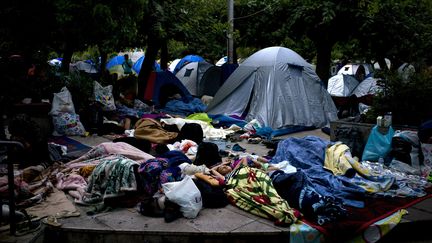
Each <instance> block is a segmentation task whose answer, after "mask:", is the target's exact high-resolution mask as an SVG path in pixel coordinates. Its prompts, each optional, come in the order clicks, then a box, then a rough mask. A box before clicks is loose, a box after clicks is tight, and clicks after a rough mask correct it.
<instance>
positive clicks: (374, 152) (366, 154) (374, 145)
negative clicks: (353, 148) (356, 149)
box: [362, 125, 394, 161]
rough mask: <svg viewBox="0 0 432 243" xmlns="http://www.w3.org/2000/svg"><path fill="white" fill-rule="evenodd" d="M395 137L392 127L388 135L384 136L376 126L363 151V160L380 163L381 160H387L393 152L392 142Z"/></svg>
mask: <svg viewBox="0 0 432 243" xmlns="http://www.w3.org/2000/svg"><path fill="white" fill-rule="evenodd" d="M393 135H394V130H393V128H392V127H391V126H390V127H389V128H388V131H387V134H382V133H381V132H380V131H379V130H378V126H377V125H375V126H374V127H373V128H372V130H371V132H370V134H369V137H368V140H367V142H366V145H365V148H364V150H363V156H362V160H363V161H364V160H368V161H378V159H379V158H385V157H386V156H387V154H388V153H389V152H390V150H391V141H392V138H393Z"/></svg>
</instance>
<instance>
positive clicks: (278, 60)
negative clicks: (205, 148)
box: [207, 47, 337, 129]
mask: <svg viewBox="0 0 432 243" xmlns="http://www.w3.org/2000/svg"><path fill="white" fill-rule="evenodd" d="M207 113H209V114H224V115H237V116H241V117H245V119H246V120H247V121H251V120H252V119H257V120H258V121H259V122H260V123H261V125H263V126H268V127H271V128H272V129H282V128H285V127H289V126H309V127H310V126H314V127H323V126H325V125H328V124H329V123H330V121H333V120H337V110H336V107H335V105H334V103H333V101H332V99H331V96H330V95H329V94H328V92H327V90H326V89H325V88H324V87H323V85H322V82H321V80H320V79H319V78H318V76H317V74H316V73H315V72H314V71H313V69H312V65H311V64H309V63H307V62H306V61H305V60H304V59H303V58H302V57H301V56H300V55H298V54H297V53H296V52H294V51H292V50H290V49H288V48H284V47H268V48H265V49H262V50H260V51H258V52H256V53H254V54H253V55H251V56H250V57H249V58H247V59H246V60H245V61H244V62H243V63H241V64H240V66H239V67H238V68H237V69H236V70H235V71H234V72H233V73H232V74H231V75H230V77H229V78H228V79H227V80H226V81H225V82H224V84H223V85H222V87H221V88H220V89H219V90H218V92H217V93H216V95H215V97H214V98H213V100H212V102H211V103H210V104H209V106H208V108H207Z"/></svg>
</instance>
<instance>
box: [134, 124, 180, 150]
mask: <svg viewBox="0 0 432 243" xmlns="http://www.w3.org/2000/svg"><path fill="white" fill-rule="evenodd" d="M177 135H178V133H176V132H168V131H166V130H165V129H163V127H162V125H161V124H160V123H159V122H158V121H156V120H154V119H151V118H141V119H140V120H138V121H137V122H136V123H135V137H136V138H138V139H146V140H148V141H150V142H152V143H162V144H167V143H170V142H172V141H173V140H174V139H175V138H176V137H177Z"/></svg>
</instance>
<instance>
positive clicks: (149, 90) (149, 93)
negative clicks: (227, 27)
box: [144, 72, 156, 100]
mask: <svg viewBox="0 0 432 243" xmlns="http://www.w3.org/2000/svg"><path fill="white" fill-rule="evenodd" d="M155 80H156V73H155V72H151V73H150V77H149V79H148V82H147V87H146V88H145V93H144V100H153V91H154V86H155Z"/></svg>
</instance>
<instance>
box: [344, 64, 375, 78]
mask: <svg viewBox="0 0 432 243" xmlns="http://www.w3.org/2000/svg"><path fill="white" fill-rule="evenodd" d="M360 66H363V67H364V70H365V76H370V75H371V73H372V72H373V70H372V67H371V65H369V64H366V63H349V64H346V65H345V66H343V67H342V68H341V69H339V71H338V72H337V74H345V75H353V76H355V75H356V74H357V70H358V69H359V67H360Z"/></svg>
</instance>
